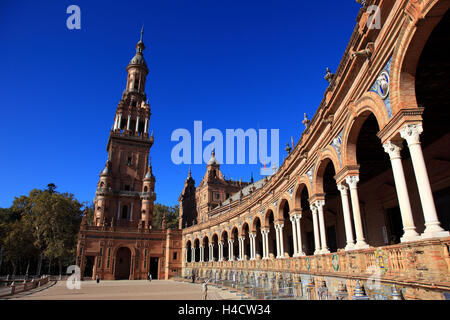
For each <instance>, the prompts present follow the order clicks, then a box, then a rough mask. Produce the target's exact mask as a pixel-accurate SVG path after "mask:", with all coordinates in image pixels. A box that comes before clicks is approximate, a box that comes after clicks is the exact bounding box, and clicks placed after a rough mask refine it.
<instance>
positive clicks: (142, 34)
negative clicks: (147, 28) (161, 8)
mask: <svg viewBox="0 0 450 320" xmlns="http://www.w3.org/2000/svg"><path fill="white" fill-rule="evenodd" d="M143 37H144V24H142V29H141V38H140V39H139V42H143V41H142V38H143Z"/></svg>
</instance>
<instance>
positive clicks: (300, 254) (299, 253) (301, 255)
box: [294, 252, 306, 257]
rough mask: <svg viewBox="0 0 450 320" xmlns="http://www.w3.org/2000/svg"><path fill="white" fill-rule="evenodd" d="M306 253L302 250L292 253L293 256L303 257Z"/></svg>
mask: <svg viewBox="0 0 450 320" xmlns="http://www.w3.org/2000/svg"><path fill="white" fill-rule="evenodd" d="M304 256H306V254H305V253H304V252H298V253H296V254H295V255H294V257H304Z"/></svg>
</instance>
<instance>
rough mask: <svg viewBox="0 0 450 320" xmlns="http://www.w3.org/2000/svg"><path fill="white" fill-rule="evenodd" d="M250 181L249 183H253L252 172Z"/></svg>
mask: <svg viewBox="0 0 450 320" xmlns="http://www.w3.org/2000/svg"><path fill="white" fill-rule="evenodd" d="M250 181H251V183H253V172H252V175H251V178H250Z"/></svg>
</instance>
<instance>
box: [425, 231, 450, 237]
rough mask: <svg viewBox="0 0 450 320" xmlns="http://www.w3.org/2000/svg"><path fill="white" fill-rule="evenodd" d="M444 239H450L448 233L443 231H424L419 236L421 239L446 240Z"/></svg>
mask: <svg viewBox="0 0 450 320" xmlns="http://www.w3.org/2000/svg"><path fill="white" fill-rule="evenodd" d="M446 237H450V232H448V231H444V230H442V231H435V232H427V231H425V232H424V233H422V234H421V235H420V238H421V239H433V238H446Z"/></svg>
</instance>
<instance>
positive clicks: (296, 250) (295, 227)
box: [289, 215, 298, 257]
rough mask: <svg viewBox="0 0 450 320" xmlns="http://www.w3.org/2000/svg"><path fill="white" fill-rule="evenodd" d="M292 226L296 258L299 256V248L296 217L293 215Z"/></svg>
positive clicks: (291, 218)
mask: <svg viewBox="0 0 450 320" xmlns="http://www.w3.org/2000/svg"><path fill="white" fill-rule="evenodd" d="M289 219H290V220H291V226H292V241H293V242H294V257H297V256H298V247H297V225H296V224H295V216H294V215H292V216H291V217H290V218H289Z"/></svg>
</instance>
